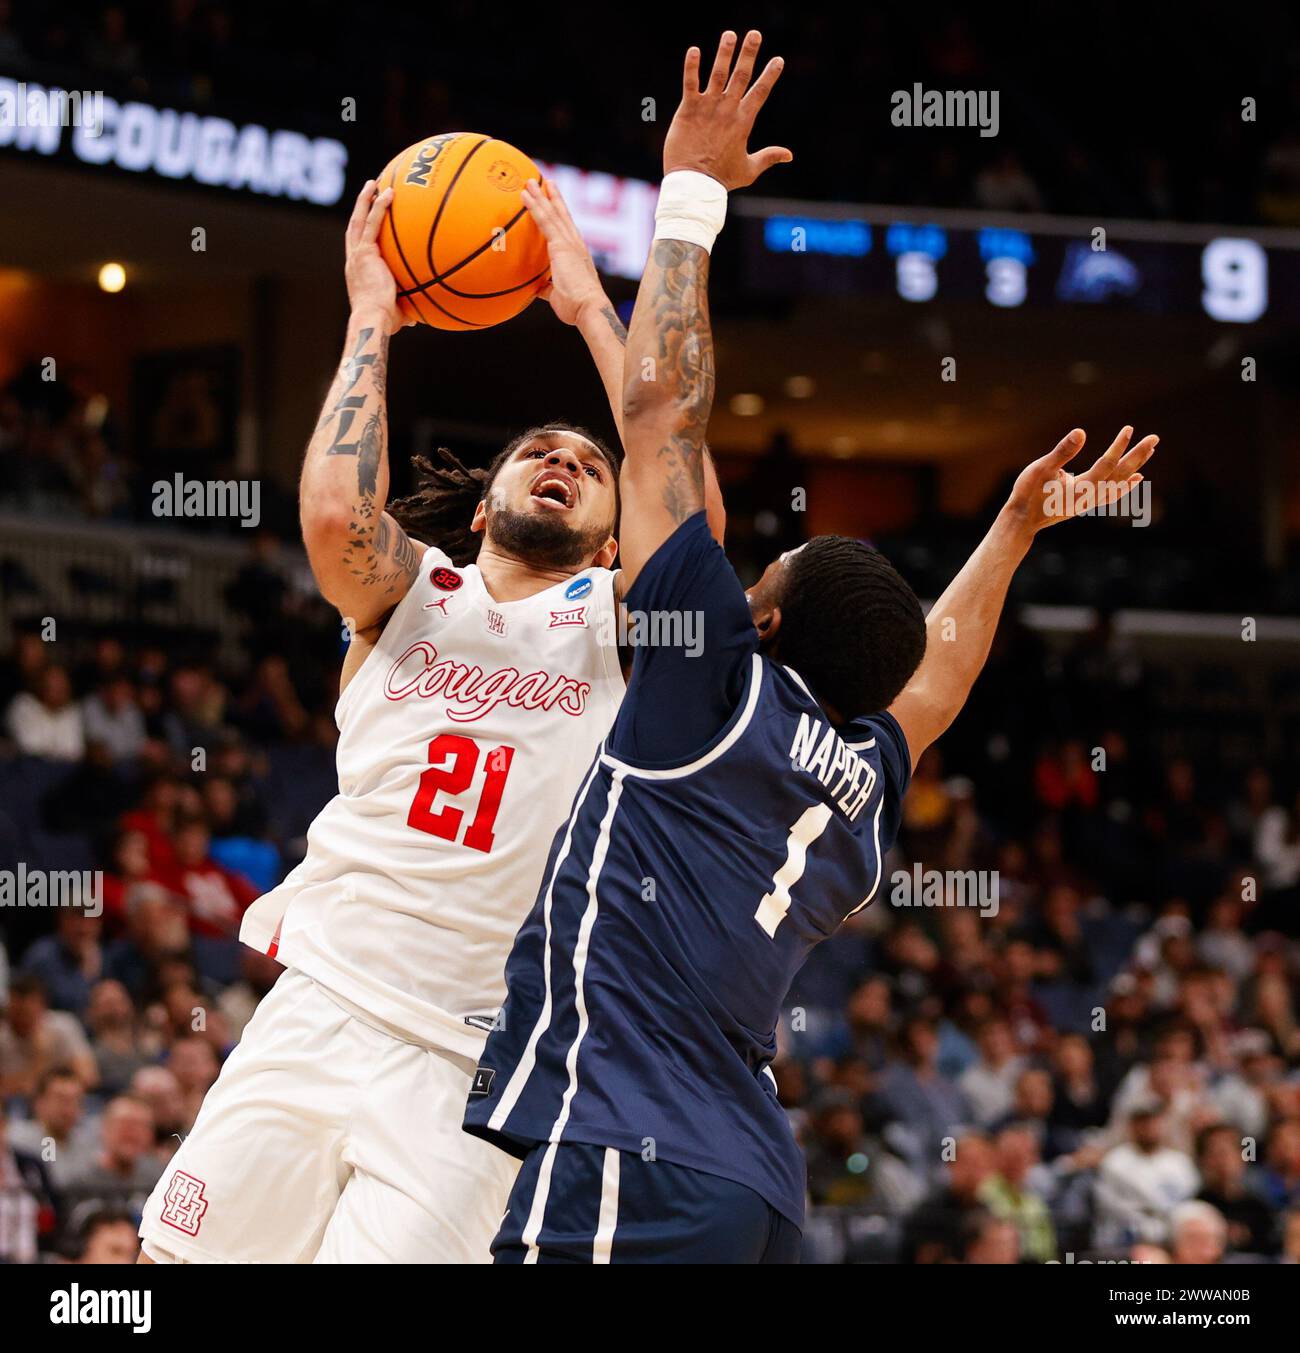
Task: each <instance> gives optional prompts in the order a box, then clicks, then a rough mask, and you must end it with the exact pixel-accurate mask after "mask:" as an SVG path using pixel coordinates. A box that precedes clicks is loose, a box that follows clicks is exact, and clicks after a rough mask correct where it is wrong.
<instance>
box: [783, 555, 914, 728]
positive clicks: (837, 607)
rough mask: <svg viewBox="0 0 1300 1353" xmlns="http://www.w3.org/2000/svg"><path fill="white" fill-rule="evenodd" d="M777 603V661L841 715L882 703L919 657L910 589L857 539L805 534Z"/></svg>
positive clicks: (888, 699) (866, 711) (858, 714)
mask: <svg viewBox="0 0 1300 1353" xmlns="http://www.w3.org/2000/svg"><path fill="white" fill-rule="evenodd" d="M780 606H781V629H780V633H779V634H778V636H777V653H778V655H779V658H780V661H782V662H784V663H788V664H789V665H790V666H791V667H793V668H794V669H795V671H796V672H798V673H799V675H800V676H801V677H803V678H804V679H805V680H806V681H807V682H808V684H809V685H810V686H811V687H812V690H813V693H814V695H816V696H817V698H818V699H819V700H824V701H826V702H827V703H828V704H829V705H830V706H831V707H832V708H833V709H834V710H835V711H836V712H837V713H838V714H839V715H840V716H841V717H843V718H845V719H855V718H860V717H861V716H863V715H867V714H877V713H879V712H880V711H881V710H882V709H885V708H886V707H887V706H888V705H890V704H891V703H892V702H893V699H894V697H895V696H896V695H897V694H898V693H899V691H901V690H902V689H903V687H904V686H905V685H907V682H908V680H909V679H910V677H911V675H912V673H913V672H915V671H916V669H917V667H918V666H919V665H920V662H921V659H922V657H924V656H925V617H924V616H923V615H922V613H921V603H920V602H919V601H918V600H917V599H916V593H915V592H913V591H912V589H911V588H910V587H909V586H908V585H907V583H905V582H904V581H903V579H902V578H901V577H900V576H899V575H898V573H897V572H896V571H895V569H894V566H893V565H892V564H891V563H890V562H889V560H888V559H886V558H885V556H884V555H883V554H881V553H880V552H879V551H878V550H873V549H872V548H871V546H869V545H864V544H863V543H862V542H861V541H860V540H850V539H849V538H848V537H847V536H815V537H814V538H813V539H812V540H810V541H809V542H808V543H807V544H806V545H805V546H804V547H803V548H802V549H801V550H800V551H799V552H798V553H797V554H795V555H793V556H792V557H791V559H790V562H789V564H788V566H787V575H786V583H785V587H784V589H783V593H782V596H781V602H780Z"/></svg>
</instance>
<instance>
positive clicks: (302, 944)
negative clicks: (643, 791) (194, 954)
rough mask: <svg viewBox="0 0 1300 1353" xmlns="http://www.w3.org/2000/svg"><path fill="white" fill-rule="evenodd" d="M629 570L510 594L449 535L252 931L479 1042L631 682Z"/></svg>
mask: <svg viewBox="0 0 1300 1353" xmlns="http://www.w3.org/2000/svg"><path fill="white" fill-rule="evenodd" d="M615 616H616V613H615V601H614V574H613V573H611V572H610V571H609V570H608V569H602V568H589V569H586V570H585V571H584V572H582V573H578V574H575V575H574V576H573V577H572V578H568V579H566V580H565V581H563V582H559V583H556V584H555V585H554V586H552V587H548V588H546V589H545V591H542V592H538V593H536V594H535V595H534V596H531V597H525V598H524V599H522V600H520V601H508V602H497V601H494V600H493V599H492V597H491V595H490V594H489V592H488V590H487V587H486V586H485V585H484V582H483V578H482V575H481V574H480V573H479V570H478V568H477V566H475V565H469V566H467V567H465V568H456V567H453V565H452V563H451V560H450V559H449V557H448V556H447V555H446V554H444V553H443V552H442V551H441V550H439V549H437V548H436V547H433V548H430V549H429V550H428V551H427V552H426V553H425V556H424V559H423V561H422V562H421V564H420V573H419V576H418V578H417V579H416V581H415V583H414V584H413V585H412V587H411V590H410V591H409V592H408V593H407V594H406V596H405V597H403V598H402V601H401V603H400V604H399V605H398V607H397V609H396V610H395V611H394V612H393V614H392V616H391V617H390V618H389V621H388V624H387V625H386V626H385V628H384V631H383V634H382V635H381V637H380V640H379V643H378V644H377V645H376V646H375V648H374V649H373V650H372V651H371V652H370V654H369V655H368V656H367V657H366V660H365V662H364V663H363V664H362V665H361V667H360V669H359V670H358V671H357V673H356V674H355V675H354V676H353V678H352V680H351V681H350V682H349V683H348V686H347V688H346V690H345V691H344V692H343V694H342V696H341V697H340V699H339V703H338V708H337V710H336V713H335V718H336V720H337V722H338V726H339V734H340V736H339V744H338V772H339V792H338V794H337V796H336V797H335V798H333V799H332V800H331V801H330V802H329V803H328V804H327V805H326V806H325V808H324V809H323V810H322V812H321V813H320V815H319V816H318V817H317V818H316V820H315V822H313V823H312V825H311V829H310V831H309V832H308V834H307V855H306V858H305V859H304V860H303V861H302V863H301V864H300V865H299V866H298V867H297V868H296V869H294V870H293V871H292V872H291V873H290V874H289V876H288V877H287V878H286V879H285V881H284V882H283V883H282V884H281V885H280V886H279V887H278V888H276V889H274V890H273V891H271V892H269V893H267V894H266V895H265V896H263V897H261V898H259V899H258V900H257V901H256V902H254V903H253V905H252V906H251V907H250V908H249V910H248V911H247V912H246V913H245V915H244V921H243V926H242V928H241V930H240V938H241V939H242V940H243V941H244V943H246V944H249V945H252V946H253V947H254V948H256V949H261V950H262V951H264V952H266V953H269V954H272V955H274V956H275V957H276V958H278V959H279V960H280V961H281V962H282V963H286V964H288V965H289V966H291V967H294V968H298V969H300V970H301V971H303V972H305V973H306V974H307V975H308V976H309V977H313V978H315V979H316V980H317V981H318V982H320V983H321V984H322V985H323V986H325V987H327V988H329V989H330V990H332V991H334V992H336V993H337V994H338V995H339V996H341V997H342V998H343V999H344V1000H345V1001H349V1002H351V1003H353V1004H354V1005H356V1006H357V1007H359V1008H360V1010H361V1011H362V1012H364V1013H368V1014H370V1015H372V1016H374V1017H376V1018H378V1019H380V1020H382V1021H384V1022H385V1023H387V1024H389V1025H391V1026H394V1027H395V1028H396V1029H397V1030H398V1031H400V1032H402V1033H404V1034H406V1035H408V1036H409V1037H411V1038H413V1039H415V1040H417V1041H421V1042H425V1043H430V1044H433V1045H434V1046H438V1047H443V1048H448V1049H450V1050H451V1051H453V1052H459V1053H462V1054H463V1055H465V1056H468V1057H476V1056H477V1055H478V1052H479V1049H480V1048H481V1047H482V1043H483V1039H484V1036H485V1033H484V1030H485V1029H486V1028H487V1027H488V1025H489V1024H490V1022H491V1019H492V1017H493V1016H494V1015H495V1013H496V1011H497V1009H498V1008H499V1007H500V1005H501V1003H502V1001H503V1000H504V998H505V962H506V956H507V955H508V954H509V952H510V945H511V943H512V941H513V940H514V937H515V932H516V931H517V930H518V929H519V926H520V924H521V922H522V921H523V919H524V917H525V916H526V915H527V914H528V910H529V908H530V907H531V906H532V904H533V900H534V898H535V897H536V896H537V888H538V884H539V883H540V881H541V878H542V874H543V871H544V869H545V867H546V859H547V854H548V852H549V850H550V846H551V840H552V838H553V836H554V835H555V831H556V829H557V828H558V827H559V825H560V824H561V823H562V822H563V821H564V820H565V817H566V815H567V814H568V812H569V808H570V806H571V803H572V800H573V797H574V794H575V793H576V792H577V790H578V788H579V785H580V782H581V779H582V776H583V775H584V774H585V773H586V771H587V770H588V769H589V767H590V766H591V762H592V758H593V757H594V755H595V753H596V748H597V746H598V744H599V743H600V741H601V739H602V738H603V737H604V736H605V734H606V733H607V732H608V731H609V727H610V724H611V723H612V722H613V720H614V715H615V713H616V712H617V710H618V704H619V701H620V700H621V699H622V696H623V676H622V672H621V670H620V668H619V661H618V651H617V647H616V644H615V635H616V628H615V623H614V622H615Z"/></svg>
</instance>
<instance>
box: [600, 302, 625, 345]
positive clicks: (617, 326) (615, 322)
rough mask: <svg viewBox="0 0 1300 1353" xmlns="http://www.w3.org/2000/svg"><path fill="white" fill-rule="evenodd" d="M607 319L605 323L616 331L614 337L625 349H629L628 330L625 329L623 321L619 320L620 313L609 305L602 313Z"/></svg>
mask: <svg viewBox="0 0 1300 1353" xmlns="http://www.w3.org/2000/svg"><path fill="white" fill-rule="evenodd" d="M600 313H601V314H602V315H603V316H604V317H605V322H606V323H607V324H608V325H609V327H610V328H611V329H613V331H614V337H615V338H617V339H618V341H619V342H620V343H622V345H623V346H624V347H627V330H626V329H625V328H624V327H623V321H622V320H621V319H619V317H618V312H617V311H616V310H615V309H614V307H613V306H612V305H607V306H605V307H604V309H603V310H601V312H600Z"/></svg>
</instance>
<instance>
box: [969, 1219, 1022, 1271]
mask: <svg viewBox="0 0 1300 1353" xmlns="http://www.w3.org/2000/svg"><path fill="white" fill-rule="evenodd" d="M960 1253H961V1262H962V1263H963V1264H1018V1263H1019V1262H1020V1233H1019V1232H1018V1231H1017V1230H1016V1228H1015V1226H1014V1224H1013V1223H1011V1222H1009V1221H1003V1220H1002V1219H1001V1218H1000V1217H995V1216H994V1215H993V1214H992V1213H991V1212H989V1211H987V1209H985V1208H977V1209H976V1210H974V1211H973V1212H972V1213H971V1215H970V1216H969V1217H967V1218H966V1220H965V1221H964V1222H963V1224H962V1247H961V1251H960Z"/></svg>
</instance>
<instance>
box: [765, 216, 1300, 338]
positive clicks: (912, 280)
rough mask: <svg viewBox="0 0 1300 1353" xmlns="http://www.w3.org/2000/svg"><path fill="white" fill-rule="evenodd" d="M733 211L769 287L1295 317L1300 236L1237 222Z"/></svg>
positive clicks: (1230, 319)
mask: <svg viewBox="0 0 1300 1353" xmlns="http://www.w3.org/2000/svg"><path fill="white" fill-rule="evenodd" d="M755 205H757V204H755ZM741 219H742V221H743V227H742V228H743V232H744V239H743V264H742V268H743V278H744V284H745V287H746V289H747V290H752V291H755V292H760V293H767V294H769V295H802V294H807V293H809V292H812V293H822V294H834V295H845V296H891V295H892V296H895V297H897V298H898V299H900V300H903V301H907V302H909V303H912V304H916V305H924V304H926V303H927V302H931V301H940V300H944V301H949V300H956V301H965V302H971V301H973V302H977V303H983V304H986V305H988V306H989V307H991V308H992V309H995V310H1015V309H1018V308H1019V307H1021V306H1062V305H1066V306H1080V307H1090V306H1116V307H1121V308H1124V309H1127V310H1131V311H1137V312H1145V313H1148V314H1153V315H1188V314H1194V313H1200V314H1201V315H1204V316H1206V317H1208V318H1209V319H1211V320H1214V321H1216V322H1218V323H1222V324H1254V323H1256V322H1258V321H1260V320H1263V319H1265V318H1266V317H1268V316H1270V315H1274V316H1276V315H1279V314H1281V315H1289V316H1292V317H1296V318H1300V248H1297V245H1296V244H1288V245H1276V246H1270V247H1266V246H1265V244H1263V243H1261V242H1260V241H1259V240H1258V239H1255V238H1252V237H1251V236H1250V235H1249V234H1247V233H1245V232H1244V231H1243V232H1242V233H1241V234H1235V233H1226V232H1225V233H1224V234H1221V235H1212V234H1211V233H1210V232H1208V231H1207V232H1206V233H1205V237H1204V238H1203V239H1187V238H1185V237H1183V236H1184V232H1185V231H1186V228H1185V227H1184V228H1182V229H1181V230H1180V229H1178V228H1171V230H1170V234H1171V235H1174V237H1173V238H1160V237H1159V231H1160V229H1161V228H1160V227H1148V226H1140V227H1137V228H1136V229H1135V228H1134V227H1131V226H1130V227H1129V230H1130V232H1131V233H1130V234H1128V235H1127V236H1126V234H1125V232H1124V227H1122V226H1114V227H1106V228H1100V227H1097V228H1088V229H1086V230H1083V231H1081V233H1079V234H1073V235H1072V234H1069V233H1066V232H1065V231H1064V230H1062V229H1060V225H1061V224H1062V223H1055V222H1054V223H1052V226H1053V228H1052V229H1051V230H1043V231H1033V232H1030V231H1027V230H1024V229H1021V228H1020V227H1019V226H1018V225H1012V224H1007V225H975V224H969V223H968V222H966V221H963V223H962V224H959V225H952V224H937V223H918V222H915V221H906V220H895V221H881V220H867V219H852V218H839V217H835V218H830V217H826V216H817V217H814V216H804V215H799V214H796V213H784V212H777V211H771V210H763V211H750V212H747V213H746V214H745V215H743V216H742V218H741ZM1271 233H1272V234H1281V232H1271ZM1296 239H1297V242H1298V243H1300V235H1297V237H1296Z"/></svg>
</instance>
